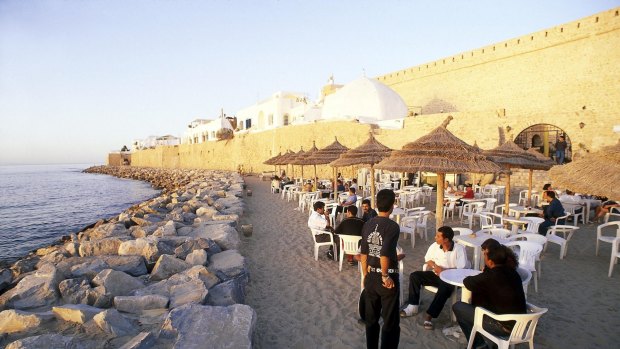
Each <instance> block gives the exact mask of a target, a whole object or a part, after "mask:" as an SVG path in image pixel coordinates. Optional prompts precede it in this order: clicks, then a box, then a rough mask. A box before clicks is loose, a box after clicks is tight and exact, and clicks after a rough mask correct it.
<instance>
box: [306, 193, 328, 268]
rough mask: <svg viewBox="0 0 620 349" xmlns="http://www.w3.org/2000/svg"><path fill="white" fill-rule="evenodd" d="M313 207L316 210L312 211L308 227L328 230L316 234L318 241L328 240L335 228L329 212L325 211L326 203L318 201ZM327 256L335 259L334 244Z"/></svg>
mask: <svg viewBox="0 0 620 349" xmlns="http://www.w3.org/2000/svg"><path fill="white" fill-rule="evenodd" d="M312 208H313V209H314V211H312V214H310V218H308V228H310V229H316V230H324V231H326V233H323V234H318V235H317V236H316V241H317V242H327V241H329V235H330V234H331V232H332V231H333V230H334V228H332V227H331V225H330V223H329V222H330V219H329V213H327V212H326V211H325V203H324V202H323V201H317V202H315V203H314V205H313V206H312ZM327 257H328V258H331V259H334V248H333V247H332V246H330V247H329V251H327Z"/></svg>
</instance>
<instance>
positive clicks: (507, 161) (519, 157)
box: [482, 141, 551, 213]
mask: <svg viewBox="0 0 620 349" xmlns="http://www.w3.org/2000/svg"><path fill="white" fill-rule="evenodd" d="M482 153H483V154H484V155H486V157H487V158H488V159H489V160H491V161H493V162H495V163H496V164H499V165H500V166H502V167H503V168H505V169H506V171H505V173H506V175H507V180H506V195H504V202H505V204H506V207H505V208H504V212H506V213H508V207H509V205H508V204H510V169H511V168H523V169H528V170H530V188H529V193H528V202H529V200H531V194H532V170H548V169H549V168H550V167H551V166H550V165H549V164H547V163H545V162H543V161H540V160H538V158H536V156H535V155H534V154H532V153H528V152H527V151H525V150H523V149H522V148H521V147H519V146H518V145H516V144H515V142H513V141H507V142H506V143H504V144H502V145H500V146H499V147H496V148H493V149H490V150H483V151H482Z"/></svg>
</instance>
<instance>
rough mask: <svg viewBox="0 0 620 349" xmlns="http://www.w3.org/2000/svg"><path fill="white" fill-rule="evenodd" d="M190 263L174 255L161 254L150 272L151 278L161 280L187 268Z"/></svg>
mask: <svg viewBox="0 0 620 349" xmlns="http://www.w3.org/2000/svg"><path fill="white" fill-rule="evenodd" d="M189 267H190V265H189V264H187V263H185V262H184V261H183V260H180V259H178V258H176V257H174V256H169V255H161V256H160V257H159V259H158V260H157V263H156V264H155V267H154V268H153V271H152V272H151V280H163V279H167V278H169V277H170V276H172V275H174V274H176V273H180V272H182V271H184V270H186V269H189Z"/></svg>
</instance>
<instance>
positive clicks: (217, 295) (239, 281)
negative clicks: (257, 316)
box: [205, 277, 247, 306]
mask: <svg viewBox="0 0 620 349" xmlns="http://www.w3.org/2000/svg"><path fill="white" fill-rule="evenodd" d="M246 285H247V278H244V277H238V278H235V279H232V280H228V281H225V282H222V283H220V284H217V285H215V286H213V287H212V288H210V289H209V295H208V297H207V299H206V301H205V302H206V304H209V305H223V306H226V305H233V304H241V303H244V302H245V286H246Z"/></svg>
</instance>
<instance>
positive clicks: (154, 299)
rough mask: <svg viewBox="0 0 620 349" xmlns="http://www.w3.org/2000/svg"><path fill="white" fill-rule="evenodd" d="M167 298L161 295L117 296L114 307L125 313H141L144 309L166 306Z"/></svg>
mask: <svg viewBox="0 0 620 349" xmlns="http://www.w3.org/2000/svg"><path fill="white" fill-rule="evenodd" d="M168 301H169V298H168V297H166V296H161V295H155V294H153V295H145V296H117V297H114V307H115V308H116V309H118V310H119V311H122V312H125V313H133V314H141V313H142V312H143V311H144V310H151V309H161V308H167V307H168Z"/></svg>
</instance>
